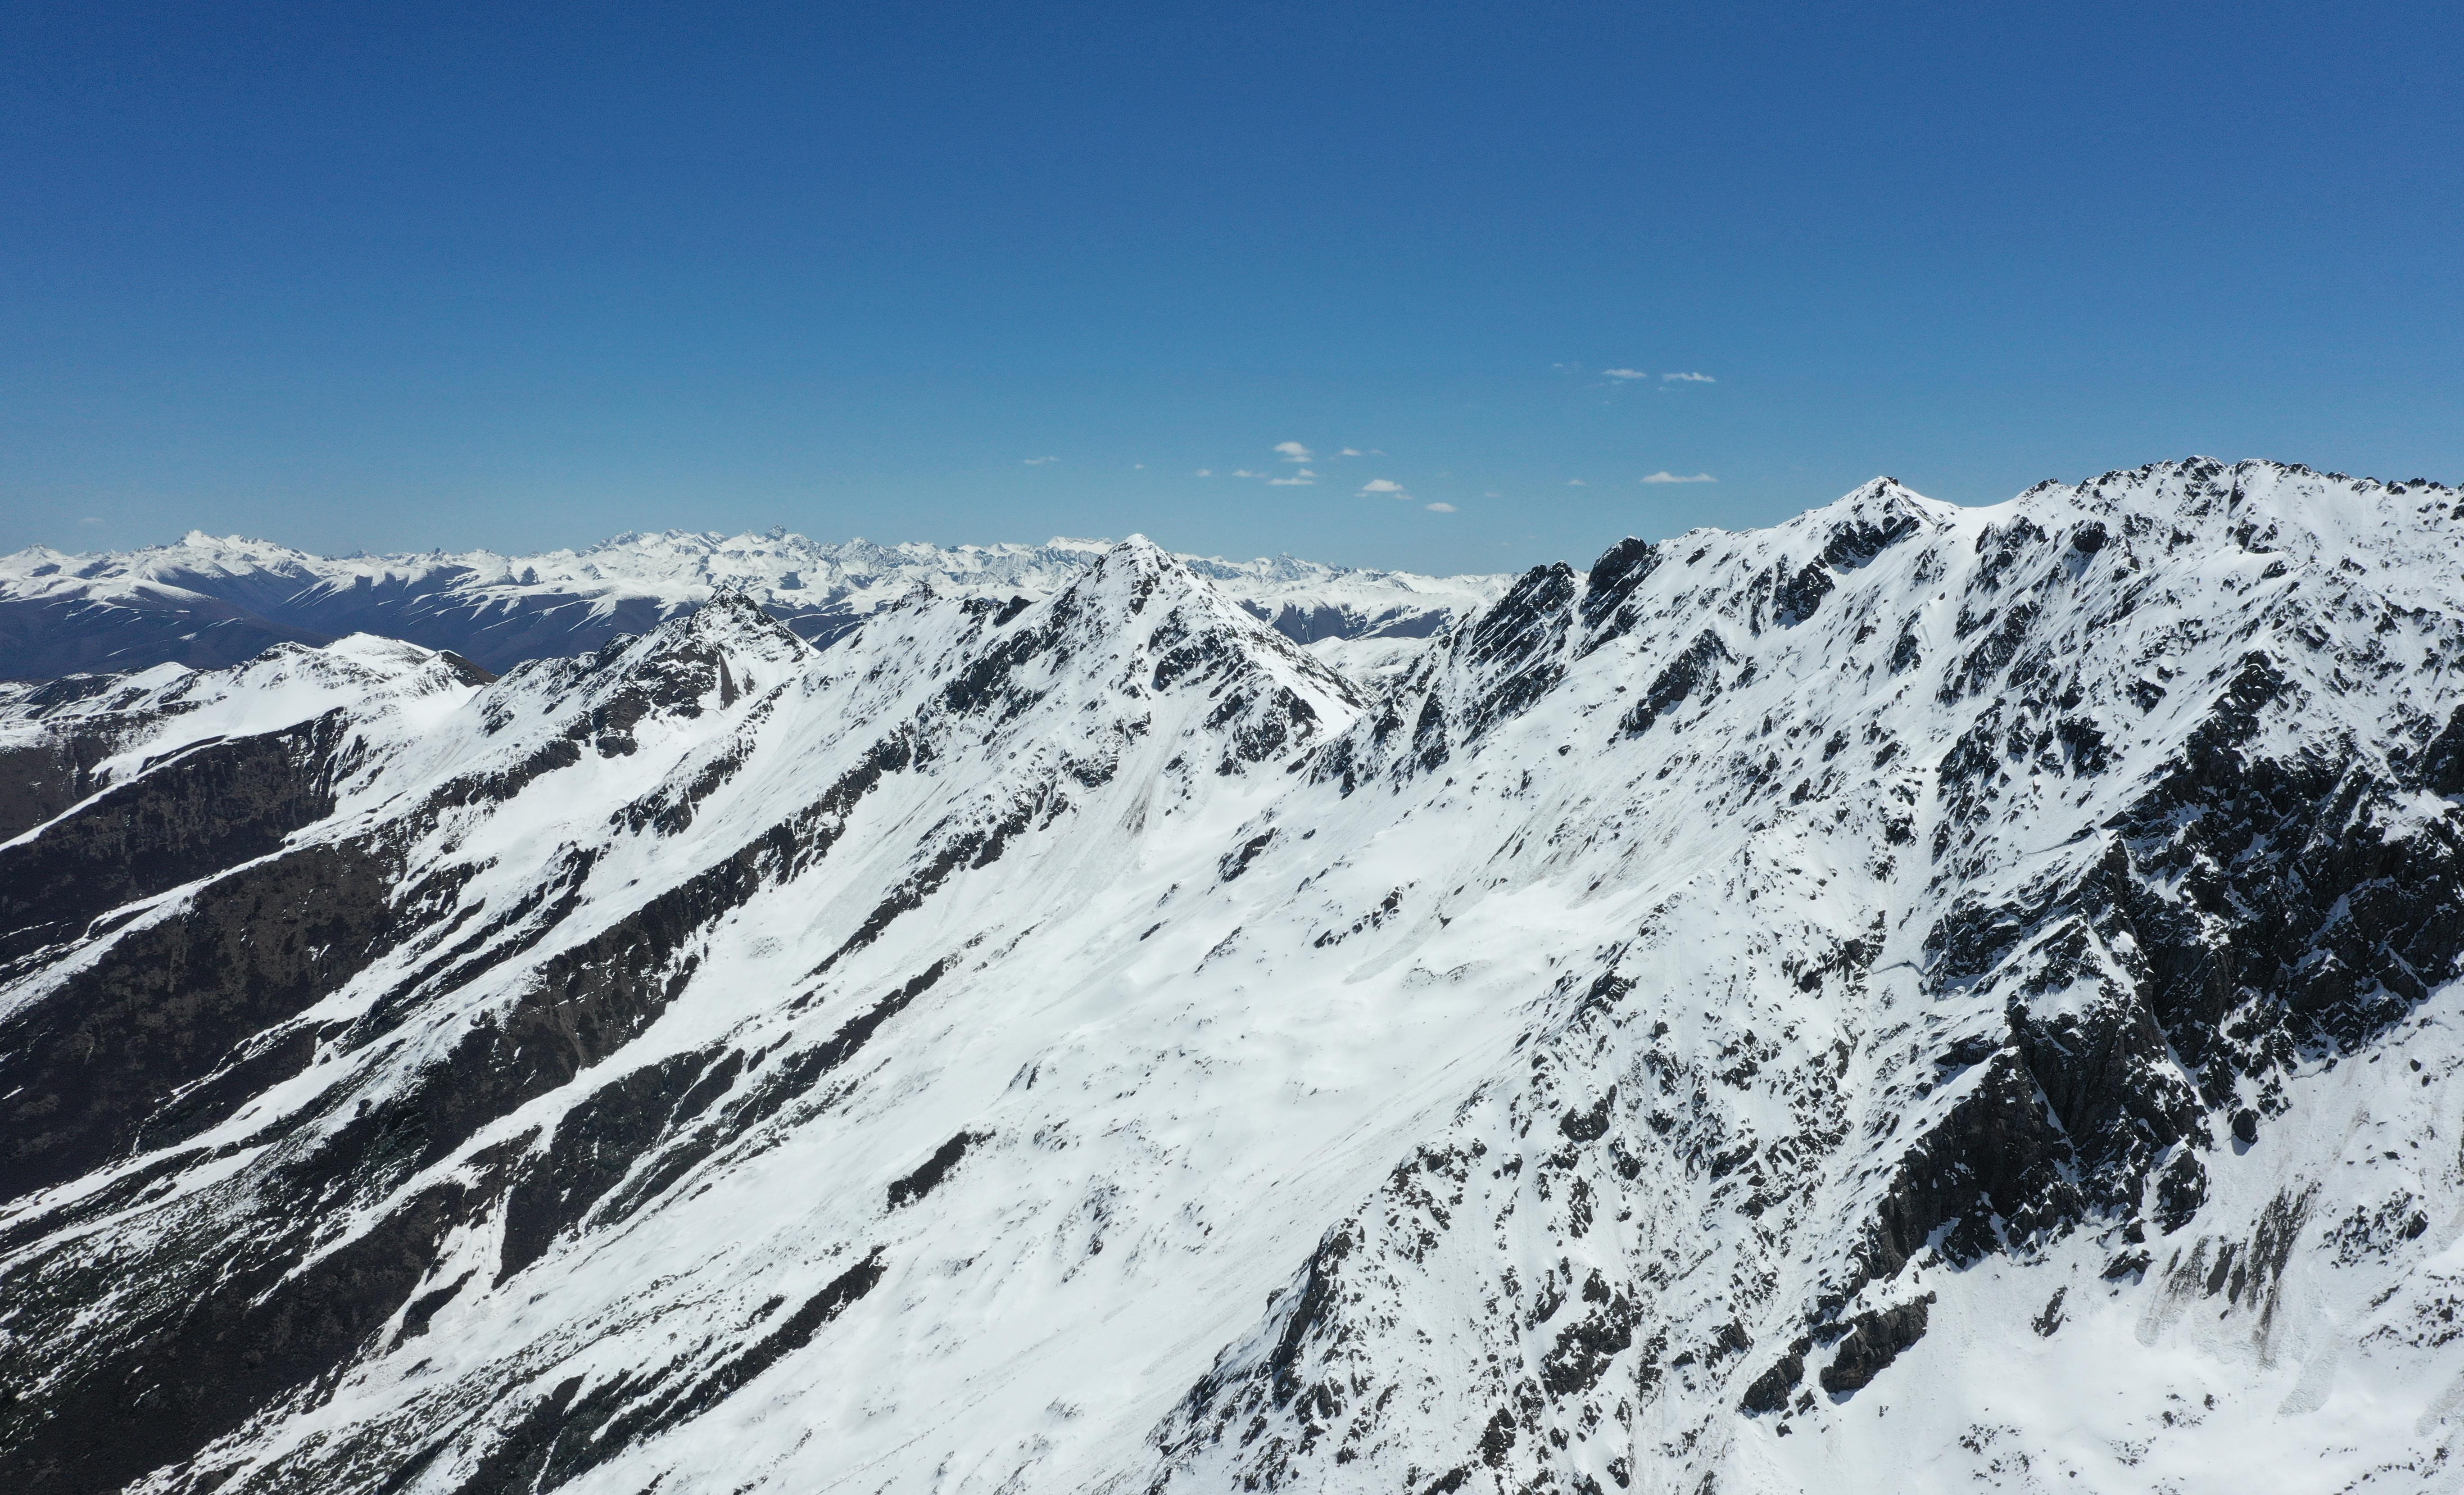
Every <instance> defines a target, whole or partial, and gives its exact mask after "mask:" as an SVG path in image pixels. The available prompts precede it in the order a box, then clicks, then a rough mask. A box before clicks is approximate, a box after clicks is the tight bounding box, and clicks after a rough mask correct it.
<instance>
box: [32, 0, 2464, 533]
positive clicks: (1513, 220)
mask: <svg viewBox="0 0 2464 1495" xmlns="http://www.w3.org/2000/svg"><path fill="white" fill-rule="evenodd" d="M2459 17H2464V10H2459V8H2457V7H2455V6H2453V5H2452V4H2446V5H2418V6H2405V5H2368V4H2363V5H2348V6H2342V7H2322V6H2317V5H2302V6H2285V5H2273V4H2257V5H2233V6H2197V5H2179V6H2148V5H2145V4H2132V5H2126V6H2123V5H2101V4H2095V3H2073V4H2065V5H2060V6H2004V7H1975V6H1891V5H1844V4H1806V5H1751V4H1749V5H1727V6H1716V7H1672V6H1656V5H1619V6H1591V5H1580V4H1563V5H1547V4H1536V5H1535V4H1521V5H1512V6H1505V5H1470V4H1443V3H1422V4H1418V5H1408V6H1406V5H1381V4H1350V5H1344V6H1326V5H1323V4H1310V5H1231V4H1220V5H1211V6H1198V7H1162V6H1153V5H1145V6H1085V5H1067V4H1044V5H1034V6H1024V5H1020V6H1008V5H964V6H961V5H938V6H935V5H903V6H893V5H878V6H873V5H855V4H847V3H837V4H825V5H800V6H725V5H709V4H701V5H677V6H669V7H660V6H645V5H588V6H585V5H555V4H542V5H534V6H519V7H512V6H502V5H488V6H458V5H454V4H450V3H449V4H436V5H429V6H425V7H417V8H413V7H384V8H377V7H366V6H355V5H349V4H320V5H283V4H265V3H260V4H254V5H251V6H248V7H244V8H242V7H204V6H194V5H181V6H149V5H143V4H131V5H124V6H98V5H93V4H59V3H53V0H21V3H20V4H17V5H14V6H11V7H9V8H7V9H6V10H5V11H0V192H4V193H5V197H4V198H0V201H5V202H6V203H7V204H8V205H9V207H8V209H7V210H6V211H4V212H0V549H13V548H16V547H17V546H20V545H24V544H28V543H33V542H37V541H39V542H44V543H49V544H55V545H61V546H66V547H73V548H95V547H101V546H124V545H133V544H142V543H147V542H152V541H157V540H161V539H168V538H171V537H173V536H176V535H177V534H178V533H179V532H181V531H183V530H185V529H187V528H189V527H191V526H199V527H204V528H207V529H209V530H213V531H216V532H229V531H240V532H244V533H249V534H256V535H262V536H265V537H268V538H271V539H281V540H286V541H289V542H291V543H295V544H298V545H302V546H305V547H308V548H312V549H323V550H349V549H354V548H359V547H366V548H369V549H408V548H427V547H430V546H443V547H447V548H461V547H466V546H473V545H481V544H485V545H491V546H494V547H496V548H499V549H532V548H542V547H547V546H552V545H559V544H570V543H582V542H586V541H588V540H590V539H596V538H599V537H602V536H604V535H605V534H608V533H610V532H613V531H616V530H619V529H624V528H628V527H631V528H660V527H668V526H678V527H685V528H693V529H705V528H716V529H725V530H736V529H740V528H764V527H767V526H769V525H771V524H786V525H788V526H790V527H792V528H795V529H800V530H803V531H804V532H806V533H808V534H813V535H816V536H822V537H825V538H845V537H847V536H851V535H857V534H861V535H864V536H866V537H868V538H870V539H881V540H899V539H934V540H941V541H945V542H946V541H957V540H967V539H1043V538H1044V537H1045V536H1047V535H1051V534H1056V533H1067V534H1105V535H1121V534H1126V533H1128V532H1130V531H1133V530H1143V531H1145V532H1147V533H1149V534H1151V535H1153V536H1155V538H1156V539H1159V540H1161V541H1163V542H1165V543H1167V544H1169V545H1172V546H1174V547H1176V548H1180V549H1190V550H1199V551H1209V552H1223V553H1230V554H1241V555H1253V554H1260V553H1270V552H1273V551H1278V550H1288V551H1291V552H1293V553H1296V554H1302V555H1308V556H1312V557H1316V558H1319V559H1324V560H1330V561H1346V562H1352V563H1359V564H1386V565H1398V566H1409V567H1413V568H1416V569H1425V570H1445V571H1451V570H1466V569H1484V570H1486V569H1503V568H1507V567H1511V566H1521V565H1524V564H1528V563H1530V562H1532V561H1544V560H1549V559H1552V558H1557V557H1567V558H1571V559H1575V560H1588V559H1589V558H1590V557H1591V556H1593V555H1595V553H1596V552H1597V551H1598V550H1600V549H1601V548H1602V547H1603V546H1605V545H1606V544H1607V543H1609V542H1610V541H1612V540H1614V539H1617V537H1618V536H1620V535H1624V534H1627V533H1637V534H1641V535H1645V536H1651V537H1657V536H1661V535H1666V534H1672V533H1676V532H1678V531H1681V530H1683V529H1685V528H1688V527H1691V526H1693V525H1697V524H1721V525H1728V526H1742V525H1750V524H1760V523H1768V522H1771V521H1772V520H1774V519H1777V518H1780V517H1785V516H1787V515H1789V514H1792V513H1794V512H1796V511H1798V510H1800V509H1803V508H1806V507H1809V506H1811V505H1814V504H1816V503H1820V502H1824V501H1827V500H1828V499H1829V498H1831V497H1833V496H1836V495H1837V494H1838V493H1840V492H1842V491H1844V490H1845V489H1847V488H1849V487H1851V486H1853V485H1854V484H1856V483H1857V482H1859V481H1861V480H1862V479H1864V478H1866V477H1868V476H1871V475H1873V474H1875V473H1894V474H1896V475H1898V476H1899V477H1901V478H1902V479H1903V480H1905V481H1907V482H1909V483H1911V484H1913V485H1915V486H1916V487H1918V488H1919V489H1921V490H1923V491H1925V492H1928V493H1932V494H1934V495H1938V496H1941V497H1947V498H1953V499H1957V500H1960V501H1965V502H1984V501H1991V500H1995V499H1999V498H2002V497H2006V496H2008V495H2011V494H2013V493H2014V492H2016V491H2018V490H2019V489H2021V488H2024V487H2025V486H2027V485H2028V484H2030V483H2032V482H2034V481H2036V480H2037V479H2039V478H2044V477H2062V478H2077V477H2080V476H2085V475H2089V474H2092V473H2098V472H2101V471H2104V470H2106V469H2108V468H2114V467H2129V466H2136V465H2138V464H2139V463H2142V462H2145V461H2150V460H2154V459H2159V458H2164V457H2170V456H2181V455H2187V454H2189V453H2191V452H2204V453H2207V454H2210V455H2215V456H2220V457H2226V458H2233V457H2241V456H2275V457H2281V458H2284V459H2287V460H2298V461H2306V462H2308V463H2310V464H2312V465H2313V466H2318V467H2323V468H2336V469H2341V470H2343V471H2349V472H2357V473H2375V474H2377V475H2381V476H2387V477H2412V476H2430V477H2436V478H2440V479H2443V480H2446V481H2451V482H2452V481H2457V480H2459V479H2464V358H2459V356H2458V352H2459V349H2464V275H2459V273H2458V266H2459V264H2464V250H2459V245H2464V146H2460V145H2459V139H2464V132H2459V130H2458V129H2457V127H2456V122H2455V115H2454V89H2455V82H2454V80H2455V78H2456V77H2459V76H2464V18H2459ZM1617 371H1623V372H1622V373H1619V372H1617ZM1671 375H1683V376H1688V377H1683V378H1671V377H1669V376H1671ZM1696 375H1700V376H1702V377H1700V378H1695V377H1691V376H1696ZM1284 443H1298V444H1299V445H1300V447H1301V448H1303V449H1306V452H1307V455H1306V458H1305V459H1302V460H1288V459H1289V458H1291V457H1292V456H1293V455H1294V453H1293V452H1292V451H1288V450H1287V451H1278V450H1277V448H1278V446H1279V445H1280V444H1284ZM1347 448H1348V449H1351V450H1352V451H1356V452H1359V453H1361V454H1360V455H1357V456H1346V455H1342V454H1341V453H1342V452H1343V451H1345V449H1347ZM1201 471H1203V472H1205V473H1211V474H1213V475H1210V476H1199V475H1198V474H1199V473H1200V472H1201ZM1243 472H1245V473H1253V474H1263V475H1254V476H1236V475H1233V474H1235V473H1243ZM1302 473H1309V474H1312V476H1311V477H1310V478H1309V479H1308V480H1303V479H1302V478H1301V476H1300V474H1302ZM1656 473H1657V474H1665V475H1668V476H1673V477H1693V476H1695V475H1696V474H1708V476H1709V477H1710V478H1711V479H1713V480H1712V481H1696V482H1666V481H1662V482H1646V481H1644V479H1645V478H1647V477H1649V476H1651V475H1652V474H1656ZM1279 479H1280V480H1281V481H1280V482H1279V481H1278V480H1279ZM1381 482H1382V483H1384V484H1388V485H1392V487H1391V488H1374V487H1372V485H1374V484H1377V483H1381ZM1364 488H1371V491H1370V492H1366V493H1364V492H1363V491H1362V490H1363V489H1364ZM1432 505H1440V506H1445V507H1439V508H1432V507H1431V506H1432ZM1449 511H1450V512H1449Z"/></svg>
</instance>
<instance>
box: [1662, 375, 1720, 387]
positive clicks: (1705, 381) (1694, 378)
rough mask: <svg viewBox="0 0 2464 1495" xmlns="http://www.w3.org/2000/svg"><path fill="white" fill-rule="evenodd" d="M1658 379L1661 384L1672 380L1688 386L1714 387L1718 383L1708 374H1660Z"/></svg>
mask: <svg viewBox="0 0 2464 1495" xmlns="http://www.w3.org/2000/svg"><path fill="white" fill-rule="evenodd" d="M1660 378H1661V383H1662V384H1665V383H1667V382H1668V381H1669V380H1672V379H1674V380H1680V381H1682V382H1683V383H1685V384H1689V385H1716V384H1718V383H1719V381H1718V380H1716V379H1714V378H1712V377H1711V376H1710V375H1708V374H1662V375H1661V376H1660Z"/></svg>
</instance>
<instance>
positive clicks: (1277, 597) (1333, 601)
mask: <svg viewBox="0 0 2464 1495" xmlns="http://www.w3.org/2000/svg"><path fill="white" fill-rule="evenodd" d="M1108 548H1109V542H1107V541H1102V540H1082V539H1054V540H1052V541H1050V542H1049V543H1046V544H1043V545H959V546H956V547H950V548H944V547H941V546H938V545H928V544H920V543H919V544H906V545H897V546H886V545H875V544H872V543H870V542H869V541H866V540H861V539H859V540H853V541H850V542H848V543H847V544H844V545H832V544H824V543H822V542H820V541H816V540H812V539H806V538H805V537H803V536H802V535H795V534H790V533H788V532H787V531H785V530H772V531H770V532H769V533H767V534H762V535H736V536H723V535H718V534H694V533H691V532H688V531H683V530H671V531H667V532H666V533H663V534H657V535H641V534H624V535H619V536H617V537H615V538H614V539H609V540H607V541H605V542H604V543H602V544H597V545H593V546H590V547H589V548H587V549H585V550H559V551H552V552H550V553H548V554H546V555H539V556H500V555H496V554H495V553H493V552H490V551H470V552H465V553H462V554H459V555H447V554H444V553H442V552H438V553H434V554H429V555H413V556H373V557H344V558H328V557H323V556H312V555H308V554H306V553H305V552H302V551H297V550H292V549H289V548H287V547H285V546H281V545H275V544H269V543H267V542H265V541H263V540H252V539H240V538H238V537H236V536H233V537H231V538H228V539H218V538H216V537H214V536H211V535H207V534H204V533H201V532H192V533H190V534H189V535H188V536H187V538H186V539H182V540H181V541H180V542H179V543H178V544H174V545H155V546H149V547H147V548H146V549H143V550H134V551H120V552H111V553H104V554H96V555H69V554H66V553H63V552H60V551H55V550H50V549H46V548H44V547H40V546H37V547H35V548H33V549H30V550H21V551H18V552H17V553H16V554H14V555H10V556H0V678H16V679H44V678H51V677H55V676H59V675H67V674H75V673H80V672H88V671H134V670H143V669H146V668H149V667H151V666H154V665H159V664H180V665H186V666H188V667H190V668H192V669H214V668H218V667H221V666H226V665H231V664H236V663H239V662H240V661H242V660H245V659H249V658H252V657H253V656H254V655H255V654H256V653H257V652H258V651H259V650H261V649H264V648H265V647H266V646H267V645H269V644H274V643H305V644H325V643H330V642H332V641H333V640H334V639H336V638H340V637H342V636H344V635H346V634H351V633H374V634H379V635H382V636H385V637H388V638H398V639H404V640H407V641H408V642H410V643H414V644H420V645H424V646H426V647H428V648H429V649H451V650H452V651H453V652H455V653H458V654H460V655H462V656H464V657H465V658H468V659H470V660H472V661H473V662H475V663H477V664H479V665H481V666H482V667H484V668H486V669H489V670H492V671H503V670H509V669H511V668H512V667H513V666H515V665H517V664H519V663H521V662H522V661H523V660H526V659H542V658H552V657H558V656H564V655H572V654H580V653H583V652H586V651H587V650H590V649H597V648H599V647H600V646H601V645H603V644H605V643H606V642H607V641H608V640H609V639H611V638H614V637H616V636H617V635H619V634H622V633H639V632H643V631H646V630H648V629H649V628H651V627H655V626H656V625H658V624H659V623H662V622H664V621H666V620H667V619H670V618H673V617H676V616H678V615H680V614H683V613H686V612H690V611H692V610H693V608H695V607H698V606H700V605H703V604H704V603H706V602H708V601H709V600H710V599H711V598H712V597H714V596H716V595H717V594H719V593H721V592H735V593H739V594H741V595H743V596H746V597H749V598H751V599H752V600H753V601H754V602H755V603H757V604H759V605H760V607H761V608H762V610H763V611H765V612H767V613H769V614H770V615H771V616H772V617H774V618H777V619H779V620H780V621H781V622H782V623H785V624H786V625H787V626H788V627H790V628H792V629H794V630H795V631H796V632H797V633H798V634H799V635H801V636H803V637H804V638H806V639H810V640H814V641H816V642H822V643H826V642H828V641H829V640H831V639H833V638H836V637H837V636H838V635H839V634H841V633H844V632H845V631H847V629H848V628H849V627H853V626H854V624H855V622H856V620H858V619H860V618H862V617H863V616H865V615H866V614H867V613H869V612H870V611H871V610H872V609H874V608H875V607H878V606H880V605H882V604H884V603H885V602H888V601H891V599H894V598H897V597H901V596H904V595H906V594H907V593H908V592H910V591H912V590H913V589H915V588H917V587H919V586H921V587H929V588H930V589H931V590H932V591H934V592H935V593H936V594H937V595H940V596H943V597H960V598H966V597H989V598H992V599H994V600H995V601H1007V600H1008V599H1009V598H1011V597H1014V596H1023V597H1029V598H1044V597H1049V596H1051V595H1052V594H1053V593H1055V592H1057V591H1059V590H1061V589H1062V588H1063V587H1065V586H1067V585H1068V584H1069V583H1070V582H1072V581H1074V580H1075V579H1076V578H1077V577H1078V575H1079V574H1080V573H1081V572H1082V571H1084V570H1085V569H1086V568H1087V566H1088V565H1089V564H1090V563H1091V562H1092V561H1094V559H1095V558H1096V557H1098V556H1100V555H1102V554H1103V553H1104V552H1105V551H1106V550H1107V549H1108ZM1179 559H1180V560H1181V561H1184V562H1185V563H1186V564H1187V565H1188V566H1189V567H1190V569H1191V570H1192V571H1193V572H1195V573H1196V574H1198V575H1199V576H1203V577H1205V578H1206V579H1207V580H1208V581H1210V582H1212V583H1215V585H1216V586H1217V587H1218V588H1219V589H1221V591H1222V592H1223V593H1224V594H1225V595H1226V596H1229V597H1231V598H1233V599H1234V600H1235V601H1237V602H1239V603H1240V604H1241V605H1243V606H1244V607H1246V608H1248V609H1249V610H1250V611H1251V612H1253V613H1255V614H1256V615H1257V616H1259V617H1261V618H1264V619H1265V620H1266V621H1267V622H1268V623H1270V624H1272V625H1273V626H1274V627H1277V628H1279V629H1281V630H1282V631H1283V632H1284V633H1285V634H1287V636H1289V637H1290V638H1291V639H1292V640H1293V641H1294V642H1296V643H1302V644H1308V643H1312V642H1314V641H1317V640H1320V639H1339V640H1353V639H1376V640H1380V641H1382V643H1383V647H1382V649H1375V650H1373V652H1372V656H1371V663H1372V668H1373V672H1374V670H1375V666H1376V665H1377V664H1378V663H1379V662H1381V661H1383V658H1384V655H1386V654H1390V653H1395V652H1397V650H1398V649H1401V648H1406V646H1401V645H1400V641H1403V640H1412V639H1426V638H1428V637H1429V636H1431V635H1433V634H1435V633H1437V632H1439V631H1441V629H1442V628H1443V627H1445V625H1446V624H1448V623H1449V622H1451V621H1452V620H1453V619H1454V618H1455V617H1457V616H1458V615H1460V614H1462V613H1463V612H1465V611H1468V610H1469V609H1471V608H1473V607H1476V606H1480V605H1485V604H1486V603H1489V602H1493V601H1495V600H1496V598H1497V596H1498V594H1499V593H1500V592H1502V591H1504V590H1505V588H1506V585H1507V583H1508V582H1509V581H1511V580H1512V579H1511V578H1510V577H1488V576H1462V577H1442V578H1441V577H1425V576H1414V575H1412V574H1410V573H1408V572H1401V571H1368V570H1357V569H1353V568H1349V567H1343V566H1330V565H1321V564H1319V563H1317V562H1315V561H1296V560H1294V559H1292V558H1291V557H1289V556H1280V557H1275V558H1272V559H1267V560H1259V561H1223V560H1220V559H1208V558H1200V557H1195V556H1183V557H1181V558H1179Z"/></svg>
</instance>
